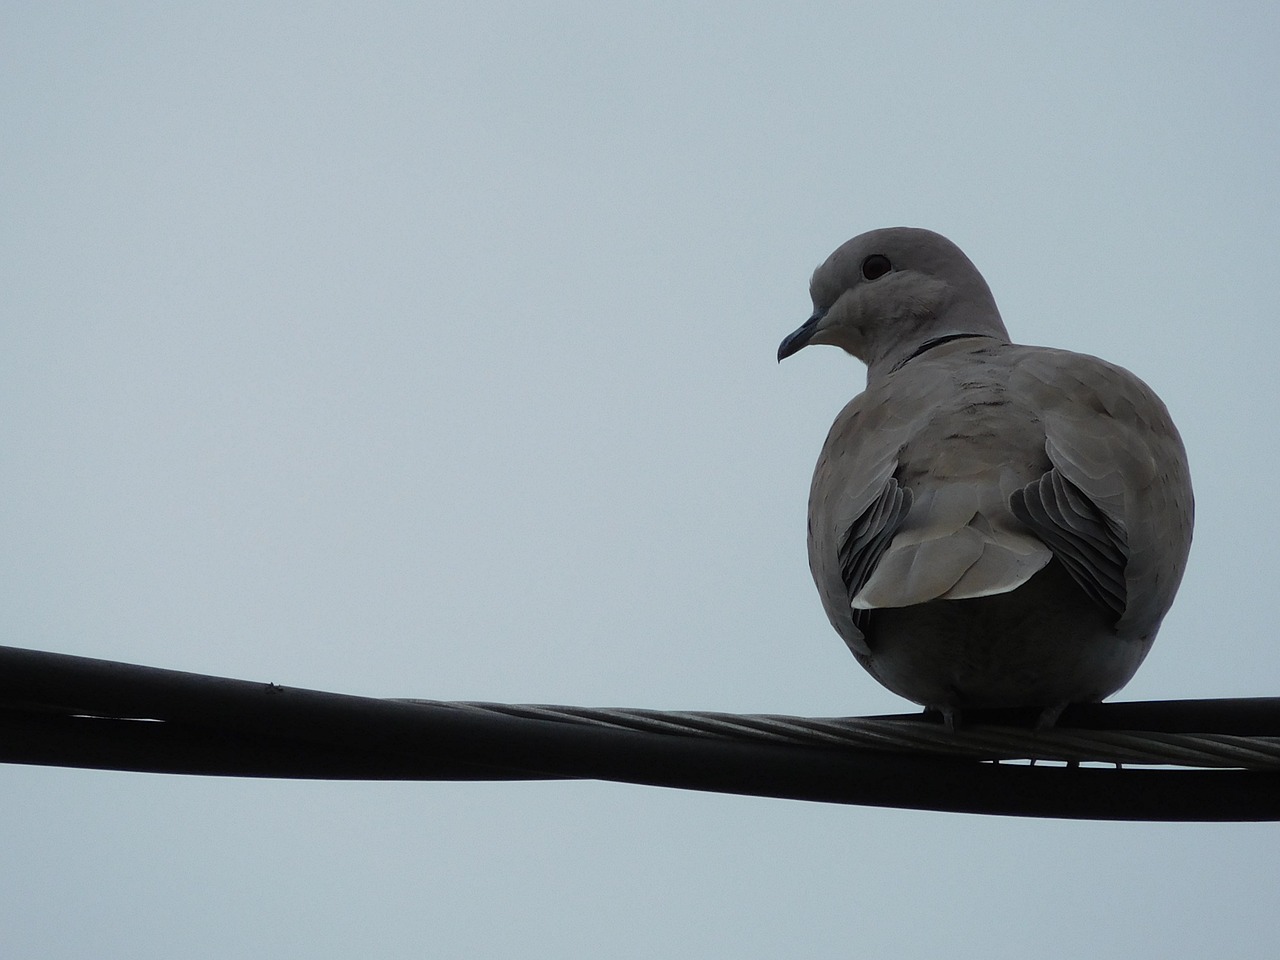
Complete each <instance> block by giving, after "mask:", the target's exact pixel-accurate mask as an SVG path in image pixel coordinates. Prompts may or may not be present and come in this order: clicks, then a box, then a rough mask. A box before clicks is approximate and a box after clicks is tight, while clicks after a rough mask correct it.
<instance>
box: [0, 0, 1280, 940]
mask: <svg viewBox="0 0 1280 960" xmlns="http://www.w3.org/2000/svg"><path fill="white" fill-rule="evenodd" d="M1048 6H1049V5H1031V4H1019V3H1005V4H999V3H985V4H965V5H958V4H936V5H920V4H901V3H880V4H862V3H852V4H851V3H844V4H831V5H817V4H807V3H787V4H777V5H767V4H759V3H746V4H734V5H721V6H717V5H714V4H702V5H697V4H689V5H681V4H627V5H622V4H614V5H602V4H599V3H579V4H570V3H544V4H537V5H524V4H510V5H500V4H499V5H494V4H485V3H478V2H474V0H473V2H469V3H466V4H463V3H457V4H451V5H439V4H437V5H424V4H411V3H403V4H390V3H381V2H366V3H363V4H351V5H330V4H317V3H309V4H286V3H276V2H270V0H258V2H255V3H224V4H202V5H195V4H161V3H152V4H142V3H103V4H98V3H81V4H74V5H57V4H48V3H28V2H22V0H14V2H10V3H7V4H6V5H5V7H4V10H3V12H2V13H0V77H2V78H3V84H2V88H0V97H2V99H0V123H2V124H3V129H4V131H5V134H4V137H3V138H2V139H0V150H2V151H3V178H4V189H3V191H0V203H2V204H3V208H2V211H0V223H2V224H3V226H2V227H0V242H2V243H3V257H2V258H0V281H2V282H3V288H4V297H3V305H2V306H0V317H2V321H0V575H2V579H0V643H4V644H9V645H14V646H24V647H34V648H38V649H43V650H51V651H57V652H63V653H72V654H80V655H85V656H92V657H100V658H106V659H112V660H122V661H128V662H133V663H143V664H149V665H153V666H161V667H169V668H174V669H180V670H189V671H195V672H200V673H210V674H218V675H224V676H233V677H240V678H246V679H254V680H262V681H268V680H270V681H274V682H277V683H282V684H286V685H292V686H302V687H313V688H318V689H324V690H334V691H342V692H347V693H356V694H362V695H369V696H388V697H397V696H416V697H427V698H436V699H484V700H498V701H518V702H546V703H568V704H586V705H616V706H637V707H653V708H671V709H680V708H687V709H708V710H725V711H735V712H755V711H769V712H778V713H794V714H807V715H842V714H875V713H887V712H888V713H892V712H899V711H901V710H903V709H907V708H909V706H910V705H909V704H906V703H905V702H904V701H902V700H899V699H897V698H895V697H894V696H893V695H892V694H890V693H888V692H887V691H884V690H882V689H881V688H880V687H879V686H878V685H877V684H876V683H875V681H874V680H872V679H871V678H870V677H869V676H868V675H866V674H865V673H864V672H863V671H862V670H861V669H860V668H859V667H858V665H857V664H856V663H855V662H854V660H853V659H852V657H850V656H849V654H848V652H847V651H846V650H845V648H844V645H843V644H842V643H841V641H840V640H839V638H838V637H837V636H836V635H835V633H834V632H833V631H832V630H831V628H830V627H829V625H828V624H827V622H826V619H825V617H824V616H823V613H822V610H821V607H820V605H819V602H818V598H817V595H816V592H815V591H814V588H813V585H812V583H811V581H810V579H809V572H808V568H807V562H806V557H805V544H804V536H805V501H806V497H807V492H808V483H809V476H810V473H811V471H812V468H813V463H814V461H815V459H816V457H817V454H818V450H819V448H820V446H821V444H822V440H823V438H824V436H825V434H826V431H827V428H828V427H829V425H830V423H831V420H832V419H833V418H834V416H835V414H836V413H837V412H838V410H839V409H840V407H841V406H842V405H843V404H844V403H845V402H846V401H847V400H848V399H849V398H850V397H851V396H852V395H853V394H854V393H856V392H857V391H858V390H860V389H861V387H862V384H863V382H864V369H863V367H862V366H861V365H860V364H859V363H858V362H857V361H855V360H853V359H852V358H849V357H847V356H845V355H843V354H842V353H840V352H839V351H837V350H834V349H831V348H815V349H813V350H807V351H805V352H804V353H802V354H800V355H799V356H797V357H795V358H794V359H792V360H789V361H788V362H787V363H786V364H784V365H782V366H781V367H779V366H778V365H777V364H776V362H775V351H776V348H777V344H778V341H779V340H780V339H781V338H782V337H783V335H785V334H786V333H788V332H789V331H791V330H792V329H793V328H794V327H795V326H797V325H798V323H799V322H800V321H802V320H803V319H804V318H805V317H806V316H807V315H808V313H809V309H810V305H809V301H808V294H807V289H808V279H809V275H810V273H811V271H812V270H813V268H814V266H816V265H817V264H818V263H819V262H821V261H822V260H823V259H824V258H825V257H826V256H827V254H828V253H829V252H830V251H831V250H832V249H833V248H834V247H835V246H837V245H838V244H839V243H841V242H843V241H844V240H846V239H847V238H849V237H850V236H853V235H854V234H857V233H861V232H862V231H864V230H867V229H871V228H874V227H880V226H890V225H897V224H909V225H915V226H924V227H929V228H932V229H935V230H938V231H940V232H942V233H944V234H946V235H948V236H949V237H951V238H952V239H953V240H955V241H956V242H957V243H958V244H960V246H961V247H962V248H963V249H964V250H965V251H966V252H967V253H968V254H969V256H970V257H971V258H972V259H973V260H974V262H975V263H976V264H977V265H978V267H979V268H980V269H981V270H982V271H983V272H984V274H985V276H986V278H987V280H988V282H989V283H990V285H991V287H992V289H993V290H994V292H995V295H996V299H997V301H998V302H999V304H1000V307H1001V310H1002V312H1003V315H1004V318H1005V321H1006V323H1007V325H1008V327H1009V329H1010V331H1011V333H1012V335H1013V337H1014V338H1015V339H1017V340H1019V341H1021V342H1026V343H1039V344H1047V345H1052V346H1060V347H1067V348H1071V349H1076V350H1081V351H1084V352H1088V353H1095V354H1098V355H1101V356H1103V357H1105V358H1107V359H1109V360H1112V361H1115V362H1118V363H1120V364H1122V365H1124V366H1127V367H1129V368H1130V369H1132V370H1133V371H1135V372H1136V373H1138V374H1139V375H1140V376H1141V377H1143V378H1144V379H1145V380H1146V381H1147V382H1148V383H1150V384H1151V385H1152V386H1153V387H1154V388H1155V389H1156V390H1157V391H1158V392H1159V393H1160V394H1161V395H1162V396H1163V398H1164V399H1165V401H1166V403H1167V404H1168V406H1169V408H1170V410H1171V411H1172V413H1173V415H1174V418H1175V419H1176V421H1177V422H1178V424H1179V425H1180V427H1181V430H1182V433H1183V437H1184V439H1185V441H1186V445H1187V448H1188V451H1189V454H1190V458H1191V462H1192V469H1193V474H1194V479H1195V484H1196V493H1197V521H1198V522H1197V530H1196V540H1195V545H1194V547H1193V550H1192V556H1191V562H1190V566H1189V568H1188V570H1187V574H1186V578H1185V580H1184V583H1183V588H1182V592H1181V595H1180V597H1179V599H1178V602H1177V603H1176V604H1175V606H1174V609H1173V611H1172V612H1171V613H1170V614H1169V616H1168V618H1167V619H1166V620H1165V625H1164V628H1163V630H1162V631H1161V634H1160V638H1159V640H1158V641H1157V642H1156V645H1155V648H1154V650H1153V652H1152V654H1151V655H1150V657H1149V658H1148V660H1147V662H1146V664H1145V665H1144V666H1143V668H1142V669H1141V670H1140V671H1139V673H1138V675H1137V677H1136V678H1135V679H1134V680H1133V682H1132V683H1130V685H1129V686H1128V687H1127V688H1126V689H1125V690H1124V691H1123V692H1122V693H1121V694H1119V695H1118V696H1119V698H1120V699H1163V698H1172V697H1228V696H1267V695H1272V696H1274V695H1280V646H1278V645H1277V643H1276V639H1275V624H1274V621H1275V617H1274V615H1273V612H1272V604H1273V600H1274V596H1275V591H1276V570H1277V569H1278V568H1280V500H1278V499H1277V498H1276V497H1274V496H1272V495H1270V493H1269V491H1270V489H1271V488H1272V487H1273V486H1274V484H1273V482H1272V480H1271V478H1273V477H1274V476H1275V475H1276V473H1277V472H1280V452H1278V450H1277V443H1276V439H1275V432H1276V427H1275V424H1276V422H1277V418H1280V379H1278V378H1277V376H1276V372H1275V359H1274V358H1275V356H1276V354H1277V350H1278V349H1280V343H1278V342H1277V333H1276V331H1277V325H1278V324H1280V311H1278V310H1277V307H1276V302H1275V297H1274V296H1273V295H1272V294H1271V293H1269V292H1268V291H1269V290H1270V288H1271V284H1272V283H1274V278H1275V276H1276V273H1277V270H1276V251H1277V250H1278V249H1280V203H1278V202H1277V174H1276V171H1277V167H1278V163H1277V160H1278V159H1280V157H1278V154H1280V151H1278V149H1277V148H1278V146H1280V136H1278V133H1280V119H1278V118H1280V104H1278V103H1277V94H1278V93H1280V68H1278V67H1277V62H1278V61H1277V57H1276V49H1277V45H1278V44H1280V14H1277V12H1276V8H1275V6H1274V5H1272V4H1265V3H1226V2H1219V3H1213V4H1209V3H1202V4H1179V5H1171V4H1166V3H1145V4H1144V3H1129V4H1123V5H1116V4H1110V3H1108V4H1101V3H1092V4H1057V5H1053V6H1054V7H1055V8H1056V11H1057V12H1054V11H1053V10H1049V9H1047V7H1048ZM0 793H2V794H3V796H4V798H5V800H4V804H5V809H6V815H5V817H4V818H3V822H2V824H0V850H3V851H4V854H3V863H0V929H2V930H3V931H4V934H3V940H4V942H5V948H4V950H5V953H6V955H8V956H13V957H40V958H44V960H60V958H81V957H93V958H101V960H112V958H129V960H149V958H165V960H169V958H173V957H185V958H191V960H199V958H225V957H253V956H273V957H288V956H299V957H301V956H306V957H319V958H330V957H333V958H346V957H353V956H368V957H378V958H385V960H391V958H411V957H412V958H417V957H423V956H485V957H556V958H579V957H581V958H596V957H601V956H610V957H637V958H640V957H644V958H650V957H685V956H688V957H733V958H766V957H779V956H796V957H814V958H827V957H831V958H843V957H848V956H884V957H895V958H926V957H927V958H936V957H939V956H948V957H968V956H982V957H990V958H997V960H998V958H1006V957H1007V958H1024V957H1028V956H1035V957H1044V958H1067V957H1079V956H1090V957H1093V958H1111V957H1115V958H1120V957H1131V956H1135V955H1146V956H1159V957H1176V958H1181V957H1187V958H1190V957H1203V956H1206V955H1213V954H1217V953H1220V952H1221V951H1222V950H1224V949H1228V952H1229V953H1230V954H1231V955H1232V956H1237V957H1247V956H1257V957H1270V956H1272V955H1273V951H1274V949H1275V934H1276V933H1277V928H1278V927H1280V921H1278V920H1277V911H1276V895H1275V882H1276V863H1277V861H1278V859H1280V834H1278V833H1277V831H1278V830H1280V828H1278V827H1276V826H1272V825H1265V824H1264V825H1247V824H1246V825H1148V824H1106V823H1102V824H1098V823H1077V822H1055V821H1036V820H1016V819H1005V818H979V817H972V816H961V815H953V814H935V813H919V812H904V811H896V810H879V809H869V808H859V807H837V806H821V805H811V804H801V803H796V802H787V801H780V800H765V799H751V798H739V797H725V796H716V795H703V794H692V793H678V792H672V791H663V790H658V789H653V788H645V787H635V786H623V785H612V784H596V783H551V784H540V783H505V784H504V783H496V784H494V783H485V784H434V783H404V784H363V783H340V784H330V783H318V782H315V783H313V782H296V783H289V782H275V781H250V780H243V781H237V780H220V779H201V778H194V777H191V778H187V777H163V776H154V775H142V774H115V773H103V772H93V771H74V770H58V769H45V768H36V767H21V766H9V767H0ZM1227 945H1230V946H1229V947H1228V946H1227Z"/></svg>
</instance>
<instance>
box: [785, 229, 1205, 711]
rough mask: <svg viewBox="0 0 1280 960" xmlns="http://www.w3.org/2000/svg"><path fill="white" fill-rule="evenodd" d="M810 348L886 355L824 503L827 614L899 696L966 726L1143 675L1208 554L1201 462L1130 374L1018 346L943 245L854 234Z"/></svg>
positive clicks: (844, 421)
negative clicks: (985, 715) (1187, 581)
mask: <svg viewBox="0 0 1280 960" xmlns="http://www.w3.org/2000/svg"><path fill="white" fill-rule="evenodd" d="M810 292H811V294H812V297H813V305H814V313H813V316H812V317H810V319H809V320H808V321H807V322H806V323H805V324H804V325H803V326H801V327H800V328H799V329H798V330H796V331H795V332H794V333H793V334H791V335H790V336H789V337H787V338H786V339H785V340H784V341H783V342H782V345H781V346H780V347H779V350H778V359H779V360H781V359H783V358H785V357H787V356H790V355H791V354H793V353H795V352H796V351H798V350H800V349H801V348H802V347H804V346H807V345H808V344H811V343H825V344H833V345H835V346H839V347H842V348H843V349H845V350H846V351H848V352H849V353H851V354H853V355H854V356H856V357H858V358H859V359H861V360H862V361H864V362H865V363H866V364H867V388H866V390H865V391H864V392H863V393H861V394H859V395H858V396H857V397H855V398H854V399H853V400H852V401H851V402H850V403H849V404H848V406H846V407H845V408H844V410H842V411H841V413H840V415H839V416H838V417H837V418H836V421H835V424H834V425H833V426H832V428H831V432H830V434H829V435H828V437H827V441H826V444H825V445H824V446H823V449H822V454H821V456H820V458H819V460H818V466H817V469H816V471H815V473H814V477H813V486H812V488H811V491H810V497H809V563H810V568H811V569H812V571H813V577H814V580H815V582H816V584H817V586H818V592H819V594H820V595H821V597H822V603H823V606H824V607H825V609H826V612H827V617H828V618H829V619H830V620H831V623H832V625H833V626H834V627H835V629H836V631H837V632H838V633H839V634H840V636H841V637H842V638H843V639H844V641H845V643H846V644H847V645H848V646H849V648H850V650H852V651H853V654H854V656H855V657H857V659H858V660H859V662H860V663H862V665H863V666H864V667H866V669H867V670H868V671H870V672H871V674H872V675H873V676H874V677H875V678H876V679H877V680H879V681H880V682H881V683H883V684H884V685H885V686H886V687H888V688H889V689H890V690H893V691H894V692H895V693H898V694H900V695H902V696H904V697H907V698H908V699H911V700H914V701H916V702H917V703H920V704H922V705H924V706H927V707H931V708H936V709H938V710H941V711H942V712H943V713H944V715H946V716H947V717H948V718H950V717H953V716H954V715H955V713H956V712H957V711H960V710H964V709H968V708H986V707H1033V708H1037V709H1039V710H1040V711H1042V717H1043V720H1044V722H1052V720H1053V718H1054V717H1056V716H1057V714H1058V712H1060V711H1061V709H1062V708H1063V707H1065V706H1066V705H1067V704H1069V703H1077V702H1089V701H1096V700H1101V699H1103V698H1104V697H1106V696H1108V695H1109V694H1111V693H1114V692H1115V691H1116V690H1118V689H1120V688H1121V687H1122V686H1124V684H1125V683H1127V682H1128V681H1129V679H1130V677H1132V676H1133V674H1134V671H1136V670H1137V668H1138V666H1139V664H1140V663H1141V662H1142V660H1143V658H1144V657H1145V656H1146V654H1147V651H1148V650H1150V648H1151V644H1152V641H1153V640H1154V639H1155V635H1156V630H1157V629H1158V628H1159V626H1160V621H1161V620H1162V619H1163V617H1164V615H1165V613H1166V612H1167V611H1168V609H1169V606H1170V604H1172V602H1173V597H1174V593H1175V592H1176V591H1177V588H1178V583H1179V581H1180V580H1181V579H1182V571H1183V568H1184V567H1185V565H1186V560H1187V553H1188V550H1189V549H1190V545H1191V528H1192V518H1193V509H1194V508H1193V502H1192V493H1191V479H1190V474H1189V472H1188V468H1187V460H1186V453H1185V451H1184V449H1183V446H1182V441H1181V439H1180V438H1179V436H1178V431H1177V429H1176V428H1175V427H1174V425H1173V422H1172V420H1171V419H1170V418H1169V414H1168V411H1167V410H1166V409H1165V407H1164V404H1163V403H1161V402H1160V399H1159V398H1158V397H1157V396H1156V395H1155V394H1154V393H1153V392H1152V390H1151V389H1150V388H1149V387H1148V386H1147V385H1146V384H1145V383H1143V382H1142V381H1141V380H1139V379H1138V378H1137V377H1135V376H1134V375H1133V374H1131V373H1129V372H1128V371H1127V370H1124V369H1123V368H1121V367H1118V366H1115V365H1114V364H1110V363H1107V362H1105V361H1103V360H1099V359H1097V358H1096V357H1090V356H1086V355H1083V354H1077V353H1071V352H1069V351H1065V350H1054V349H1050V348H1047V347H1029V346H1019V345H1017V344H1013V343H1010V342H1009V336H1008V333H1007V332H1006V331H1005V327H1004V323H1003V321H1002V320H1001V319H1000V313H999V311H998V310H997V308H996V304H995V300H994V299H993V298H992V296H991V291H990V290H989V289H988V287H987V284H986V281H985V280H983V278H982V275H981V274H980V273H979V272H978V270H977V268H976V267H974V265H973V264H972V263H971V262H970V261H969V259H968V258H967V257H966V256H965V255H964V254H963V253H962V252H961V251H960V250H959V248H957V247H956V246H955V245H954V244H952V243H951V242H950V241H949V240H947V239H946V238H945V237H942V236H939V235H938V234H936V233H932V232H930V231H927V230H919V229H913V228H905V227H901V228H892V229H885V230H875V231H872V232H870V233H866V234H863V235H862V236H859V237H855V238H854V239H852V240H850V241H849V242H848V243H846V244H844V245H843V246H841V247H840V248H839V249H838V250H836V252H835V253H833V254H832V255H831V256H830V257H829V258H828V259H827V260H826V262H825V263H823V264H822V266H820V267H819V268H818V269H817V271H816V272H815V273H814V275H813V280H812V283H811V287H810Z"/></svg>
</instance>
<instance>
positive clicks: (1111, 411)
mask: <svg viewBox="0 0 1280 960" xmlns="http://www.w3.org/2000/svg"><path fill="white" fill-rule="evenodd" d="M1015 350H1016V353H1015V355H1014V358H1015V363H1014V366H1013V369H1012V372H1011V376H1010V389H1011V390H1012V391H1013V392H1014V393H1015V394H1016V395H1017V396H1018V397H1019V398H1020V399H1021V400H1022V401H1023V402H1025V403H1026V404H1027V405H1028V406H1029V407H1030V408H1032V409H1033V410H1035V411H1036V413H1037V415H1038V416H1039V417H1040V420H1041V423H1042V424H1043V428H1044V434H1045V445H1044V448H1045V453H1046V455H1047V456H1048V459H1049V461H1050V463H1051V464H1052V468H1051V469H1050V470H1048V471H1047V472H1045V473H1044V474H1043V475H1042V476H1040V477H1039V478H1037V479H1035V480H1034V481H1032V482H1031V483H1028V484H1027V485H1026V486H1024V487H1023V488H1022V489H1021V490H1019V491H1016V492H1015V493H1014V494H1013V496H1012V497H1011V498H1010V507H1011V509H1012V510H1013V512H1014V514H1015V515H1016V516H1017V517H1018V518H1019V519H1020V520H1022V522H1024V523H1025V524H1027V526H1028V527H1030V528H1031V529H1032V530H1033V531H1034V532H1035V533H1036V534H1037V535H1038V536H1040V537H1041V538H1042V539H1043V540H1044V541H1045V543H1046V544H1047V545H1048V546H1049V548H1050V549H1051V550H1052V551H1053V553H1054V556H1055V557H1057V558H1058V559H1059V560H1060V561H1061V562H1062V564H1063V566H1064V567H1066V569H1067V571H1068V572H1069V573H1070V574H1071V576H1072V578H1073V579H1074V580H1075V581H1076V583H1078V584H1079V585H1080V587H1081V588H1082V589H1083V590H1084V591H1085V592H1086V593H1087V594H1089V595H1090V596H1091V597H1093V598H1094V599H1095V600H1097V601H1098V602H1099V603H1102V604H1103V605H1105V606H1107V607H1109V608H1110V609H1111V610H1112V611H1113V612H1114V613H1115V615H1116V618H1117V629H1118V630H1120V631H1121V632H1122V633H1123V632H1129V631H1130V629H1132V630H1134V631H1136V633H1137V634H1138V635H1141V636H1143V637H1149V636H1152V635H1154V633H1155V629H1156V628H1157V627H1158V626H1159V624H1160V620H1161V619H1162V618H1163V616H1164V614H1165V612H1166V611H1167V610H1168V608H1169V606H1170V604H1172V602H1173V596H1174V593H1175V592H1176V591H1177V588H1178V584H1179V582H1180V581H1181V579H1182V572H1183V569H1184V568H1185V566H1186V560H1187V553H1188V551H1189V550H1190V547H1191V530H1192V524H1193V521H1194V511H1195V507H1194V500H1193V496H1192V491H1191V475H1190V470H1189V468H1188V466H1187V455H1186V450H1185V449H1184V448H1183V445H1182V439H1181V438H1180V437H1179V436H1178V431H1177V428H1176V427H1175V426H1174V425H1173V421H1172V419H1171V418H1170V416H1169V412H1168V410H1166V409H1165V406H1164V404H1163V403H1162V402H1161V401H1160V399H1159V397H1157V396H1156V395H1155V393H1154V392H1153V391H1152V390H1151V388H1150V387H1148V386H1147V385H1146V384H1145V383H1143V382H1142V381H1141V380H1140V379H1138V378H1137V377H1135V376H1134V375H1133V374H1132V373H1130V372H1129V371H1127V370H1125V369H1124V368H1122V367H1118V366H1116V365H1114V364H1110V363H1107V362H1106V361H1104V360H1099V359H1097V358H1096V357H1090V356H1087V355H1084V354H1077V353H1070V352H1068V351H1065V350H1052V349H1049V348H1043V347H1018V348H1015Z"/></svg>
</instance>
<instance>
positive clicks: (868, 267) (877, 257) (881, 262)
mask: <svg viewBox="0 0 1280 960" xmlns="http://www.w3.org/2000/svg"><path fill="white" fill-rule="evenodd" d="M892 269H893V264H891V263H890V262H889V258H888V257H886V256H882V255H881V254H878V253H873V254H872V255H871V256H869V257H867V259H865V260H863V261H862V279H863V280H879V279H880V278H881V277H883V276H884V275H885V274H886V273H888V272H889V271H890V270H892Z"/></svg>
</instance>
